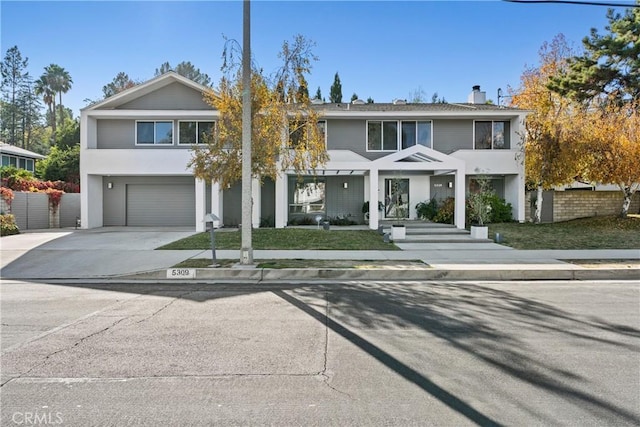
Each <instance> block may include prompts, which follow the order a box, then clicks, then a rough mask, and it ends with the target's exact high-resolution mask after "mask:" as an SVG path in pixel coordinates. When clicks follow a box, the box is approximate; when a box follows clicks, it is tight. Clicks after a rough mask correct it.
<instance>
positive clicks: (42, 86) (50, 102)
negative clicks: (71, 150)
mask: <svg viewBox="0 0 640 427" xmlns="http://www.w3.org/2000/svg"><path fill="white" fill-rule="evenodd" d="M35 93H36V95H37V96H41V97H42V100H43V101H44V103H45V104H47V107H48V108H49V116H48V117H49V121H50V123H51V129H52V130H53V141H54V143H55V138H56V136H55V135H56V115H55V108H56V93H55V92H54V91H53V89H52V88H51V86H50V85H49V81H48V80H47V75H46V73H45V74H43V75H42V76H40V78H39V79H38V80H36V82H35Z"/></svg>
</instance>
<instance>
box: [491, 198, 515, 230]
mask: <svg viewBox="0 0 640 427" xmlns="http://www.w3.org/2000/svg"><path fill="white" fill-rule="evenodd" d="M489 205H490V206H491V218H490V222H492V223H497V222H511V221H513V207H512V206H511V203H506V202H505V200H504V199H501V198H500V197H498V196H497V195H495V194H493V195H491V197H489Z"/></svg>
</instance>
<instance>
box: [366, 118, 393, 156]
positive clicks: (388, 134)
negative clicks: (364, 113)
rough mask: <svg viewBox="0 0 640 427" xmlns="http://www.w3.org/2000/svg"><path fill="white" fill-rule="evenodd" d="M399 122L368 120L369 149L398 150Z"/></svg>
mask: <svg viewBox="0 0 640 427" xmlns="http://www.w3.org/2000/svg"><path fill="white" fill-rule="evenodd" d="M397 149H398V122H397V121H396V120H393V121H391V120H380V121H369V122H367V151H396V150H397Z"/></svg>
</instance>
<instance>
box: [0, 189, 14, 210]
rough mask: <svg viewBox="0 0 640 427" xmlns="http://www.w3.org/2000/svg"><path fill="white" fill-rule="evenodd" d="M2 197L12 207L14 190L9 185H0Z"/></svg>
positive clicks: (0, 195)
mask: <svg viewBox="0 0 640 427" xmlns="http://www.w3.org/2000/svg"><path fill="white" fill-rule="evenodd" d="M0 197H2V200H4V201H5V202H6V203H7V205H9V207H11V202H12V201H13V191H12V190H11V189H10V188H7V187H0Z"/></svg>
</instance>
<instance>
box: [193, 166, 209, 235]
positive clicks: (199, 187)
mask: <svg viewBox="0 0 640 427" xmlns="http://www.w3.org/2000/svg"><path fill="white" fill-rule="evenodd" d="M195 191H196V231H198V232H201V231H205V230H206V224H205V223H204V215H205V213H206V212H205V210H206V200H207V184H206V183H205V182H204V180H202V179H200V178H196V185H195Z"/></svg>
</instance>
